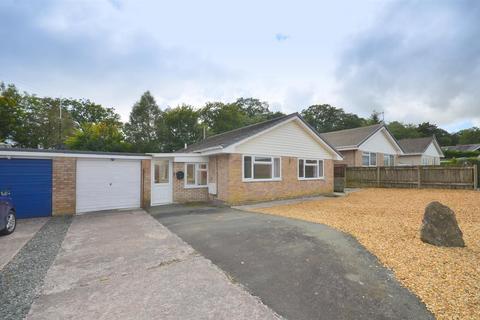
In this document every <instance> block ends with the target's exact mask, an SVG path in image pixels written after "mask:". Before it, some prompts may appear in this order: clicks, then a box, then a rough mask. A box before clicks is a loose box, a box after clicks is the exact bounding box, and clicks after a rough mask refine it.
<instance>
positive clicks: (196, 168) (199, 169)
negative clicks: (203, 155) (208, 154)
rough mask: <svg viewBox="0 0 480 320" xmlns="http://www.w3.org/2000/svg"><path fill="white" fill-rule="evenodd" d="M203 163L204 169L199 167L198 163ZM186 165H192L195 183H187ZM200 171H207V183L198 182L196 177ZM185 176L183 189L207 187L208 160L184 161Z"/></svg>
mask: <svg viewBox="0 0 480 320" xmlns="http://www.w3.org/2000/svg"><path fill="white" fill-rule="evenodd" d="M203 164H204V165H205V169H201V168H200V165H203ZM188 165H194V166H195V168H194V170H193V175H194V180H195V184H188V183H187V181H188V177H187V175H188V169H187V168H188ZM201 171H205V172H206V173H207V183H206V184H198V181H197V177H198V173H199V172H201ZM184 172H185V177H184V180H185V182H184V188H185V189H195V188H208V162H185V171H184Z"/></svg>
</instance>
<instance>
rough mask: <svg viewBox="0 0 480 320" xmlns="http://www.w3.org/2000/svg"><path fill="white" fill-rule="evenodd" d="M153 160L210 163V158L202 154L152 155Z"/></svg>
mask: <svg viewBox="0 0 480 320" xmlns="http://www.w3.org/2000/svg"><path fill="white" fill-rule="evenodd" d="M151 155H152V157H153V159H154V160H155V159H162V158H168V159H173V162H208V157H207V156H204V155H203V154H200V153H195V152H189V153H182V152H176V153H151Z"/></svg>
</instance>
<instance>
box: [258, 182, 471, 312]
mask: <svg viewBox="0 0 480 320" xmlns="http://www.w3.org/2000/svg"><path fill="white" fill-rule="evenodd" d="M433 200H437V201H440V202H441V203H443V204H445V205H447V206H449V207H450V208H452V209H453V210H454V211H455V213H456V215H457V220H458V222H459V225H460V228H461V229H462V231H463V234H464V240H465V243H466V245H467V247H465V248H440V247H435V246H432V245H429V244H425V243H423V242H422V241H421V240H420V231H419V230H420V227H421V223H422V217H423V213H424V209H425V207H426V205H427V204H428V203H430V202H431V201H433ZM255 211H257V212H262V213H269V214H275V215H281V216H286V217H290V218H297V219H302V220H307V221H313V222H319V223H324V224H327V225H330V226H333V227H335V228H337V229H339V230H342V231H345V232H348V233H350V234H352V235H353V236H355V237H356V238H357V239H358V240H359V241H360V243H362V244H363V245H364V246H365V247H366V248H367V249H368V250H369V251H371V252H372V253H373V254H375V255H376V256H377V257H378V258H379V260H380V261H381V262H382V263H383V264H384V265H385V266H386V267H388V268H391V269H392V270H393V271H394V273H395V275H396V277H397V278H398V279H399V280H400V282H401V283H403V284H404V285H405V286H406V287H408V288H409V289H410V290H411V291H412V292H414V293H415V294H417V295H418V296H419V297H420V299H421V300H422V301H423V302H425V304H426V305H427V307H428V308H429V309H430V310H431V311H432V312H433V313H434V314H435V316H436V317H437V318H438V319H480V193H479V192H477V191H465V190H428V189H424V190H412V189H365V190H362V191H359V192H356V193H352V194H350V195H348V196H346V197H344V198H334V199H327V200H321V201H311V202H305V203H301V204H293V205H286V206H276V207H271V208H263V209H256V210H255Z"/></svg>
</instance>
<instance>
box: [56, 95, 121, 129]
mask: <svg viewBox="0 0 480 320" xmlns="http://www.w3.org/2000/svg"><path fill="white" fill-rule="evenodd" d="M62 104H63V105H64V106H65V107H66V108H67V110H68V111H69V113H70V115H71V117H72V120H73V121H74V123H75V127H76V128H80V127H81V126H83V125H84V124H87V123H100V122H109V123H115V124H118V125H120V123H121V122H120V115H119V114H117V113H116V112H115V110H114V109H113V108H104V107H102V106H101V105H99V104H96V103H94V102H92V101H90V100H88V99H79V100H75V99H63V101H62Z"/></svg>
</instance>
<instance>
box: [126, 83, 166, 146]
mask: <svg viewBox="0 0 480 320" xmlns="http://www.w3.org/2000/svg"><path fill="white" fill-rule="evenodd" d="M160 119H161V111H160V108H159V107H158V105H157V103H156V102H155V99H154V98H153V96H152V95H151V94H150V92H149V91H146V92H145V93H144V94H143V95H142V96H141V98H140V100H139V101H137V102H136V103H135V105H134V106H133V109H132V112H131V113H130V120H129V121H128V123H126V124H125V135H126V136H127V141H128V142H129V143H131V144H132V146H133V148H134V150H135V151H137V152H159V151H161V149H162V146H161V141H160V134H161V131H162V128H161V124H162V122H161V121H160Z"/></svg>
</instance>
